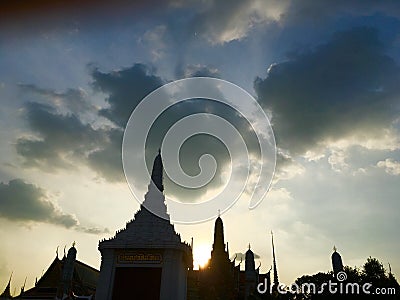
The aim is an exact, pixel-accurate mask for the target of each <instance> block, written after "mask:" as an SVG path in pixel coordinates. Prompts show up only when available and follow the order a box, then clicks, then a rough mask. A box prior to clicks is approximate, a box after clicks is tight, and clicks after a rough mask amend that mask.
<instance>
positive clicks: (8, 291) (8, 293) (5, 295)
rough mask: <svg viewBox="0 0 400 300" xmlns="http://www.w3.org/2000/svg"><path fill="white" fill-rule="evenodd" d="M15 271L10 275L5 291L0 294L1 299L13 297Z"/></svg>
mask: <svg viewBox="0 0 400 300" xmlns="http://www.w3.org/2000/svg"><path fill="white" fill-rule="evenodd" d="M12 276H13V273H11V275H10V279H9V280H8V284H7V286H6V288H5V290H4V292H3V293H2V294H1V295H0V298H1V299H11V278H12Z"/></svg>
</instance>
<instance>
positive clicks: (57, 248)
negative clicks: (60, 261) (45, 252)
mask: <svg viewBox="0 0 400 300" xmlns="http://www.w3.org/2000/svg"><path fill="white" fill-rule="evenodd" d="M58 247H59V246H57V249H56V256H57V258H58Z"/></svg>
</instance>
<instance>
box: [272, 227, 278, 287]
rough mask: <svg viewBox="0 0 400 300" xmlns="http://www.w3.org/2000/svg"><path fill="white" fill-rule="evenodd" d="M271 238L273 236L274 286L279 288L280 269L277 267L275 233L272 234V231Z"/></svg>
mask: <svg viewBox="0 0 400 300" xmlns="http://www.w3.org/2000/svg"><path fill="white" fill-rule="evenodd" d="M271 236H272V258H273V266H274V286H275V288H277V287H278V285H279V280H278V268H277V267H276V257H275V245H274V233H273V232H272V230H271Z"/></svg>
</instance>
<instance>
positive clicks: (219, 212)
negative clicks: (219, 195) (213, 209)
mask: <svg viewBox="0 0 400 300" xmlns="http://www.w3.org/2000/svg"><path fill="white" fill-rule="evenodd" d="M219 217H221V210H220V209H218V218H219Z"/></svg>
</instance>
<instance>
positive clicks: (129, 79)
mask: <svg viewBox="0 0 400 300" xmlns="http://www.w3.org/2000/svg"><path fill="white" fill-rule="evenodd" d="M92 77H93V80H94V81H93V86H94V87H95V88H96V89H98V90H99V91H102V92H103V93H105V94H107V95H108V97H107V98H106V101H107V103H108V104H109V107H108V108H103V109H101V110H100V112H99V113H100V115H101V116H104V117H106V118H107V119H109V120H111V121H112V122H114V123H115V124H116V125H118V126H120V127H122V128H123V127H125V125H126V122H127V121H128V118H129V116H130V114H131V113H132V110H133V109H134V108H135V107H136V105H137V104H138V103H139V102H140V101H141V100H142V99H143V98H144V97H145V96H147V94H149V93H150V92H152V91H154V90H155V89H156V88H158V87H160V86H161V85H162V84H163V81H162V80H161V78H160V77H158V76H156V75H154V70H152V69H151V68H149V67H147V66H146V65H143V64H135V65H134V66H132V67H130V68H126V69H122V70H119V71H113V72H110V73H103V72H101V71H99V70H98V69H95V70H93V72H92Z"/></svg>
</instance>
